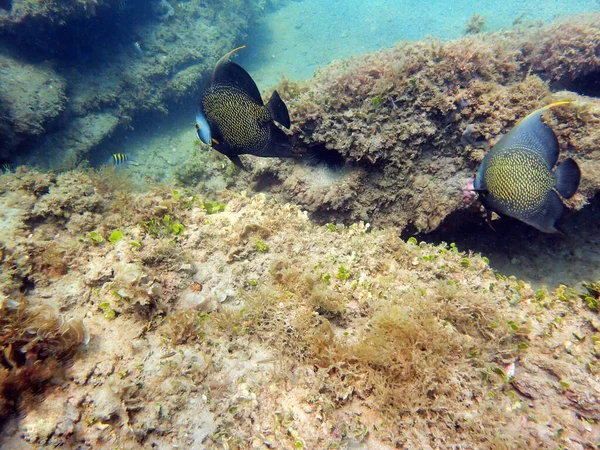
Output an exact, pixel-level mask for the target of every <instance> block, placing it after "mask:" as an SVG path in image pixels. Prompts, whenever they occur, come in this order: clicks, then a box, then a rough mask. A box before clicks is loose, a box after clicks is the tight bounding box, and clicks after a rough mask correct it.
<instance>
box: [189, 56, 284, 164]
mask: <svg viewBox="0 0 600 450" xmlns="http://www.w3.org/2000/svg"><path fill="white" fill-rule="evenodd" d="M240 48H244V47H239V48H236V49H235V50H232V51H231V52H229V53H227V54H226V55H225V56H223V58H221V59H220V60H219V62H217V64H216V66H215V68H214V70H213V73H212V78H211V81H210V85H209V86H208V88H207V89H206V90H205V91H204V93H203V94H202V96H201V98H200V101H199V104H198V109H197V112H196V132H197V134H198V138H199V139H200V140H201V141H202V142H204V143H205V144H208V145H211V146H212V147H213V148H214V149H215V150H217V151H219V152H220V153H222V154H224V155H225V156H227V157H228V158H229V159H230V160H231V161H232V162H233V163H234V164H235V165H236V166H238V167H241V168H242V169H245V168H244V165H243V164H242V161H241V160H240V157H239V155H244V154H249V155H254V156H261V157H291V156H294V155H293V153H292V145H291V142H290V138H289V136H288V135H286V134H285V133H284V132H283V131H282V130H281V129H279V128H278V127H277V125H275V123H274V122H277V123H279V124H281V125H283V126H284V127H285V128H289V127H290V115H289V113H288V109H287V107H286V105H285V103H284V102H283V100H281V98H280V97H279V94H278V93H277V91H274V92H273V95H272V96H271V99H270V100H269V102H268V103H267V104H266V105H265V104H264V103H263V100H262V97H261V96H260V92H259V90H258V87H257V86H256V83H255V82H254V80H253V79H252V77H251V76H250V75H249V74H248V72H246V71H245V70H244V69H243V68H242V67H241V66H239V65H237V64H236V63H234V62H231V61H229V57H230V56H231V54H232V53H233V52H235V51H237V50H239V49H240Z"/></svg>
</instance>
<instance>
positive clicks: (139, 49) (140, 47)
mask: <svg viewBox="0 0 600 450" xmlns="http://www.w3.org/2000/svg"><path fill="white" fill-rule="evenodd" d="M133 48H134V49H135V51H136V52H138V53H139V54H140V55H143V54H144V50H143V49H142V45H141V44H140V43H139V42H138V41H135V42H134V43H133Z"/></svg>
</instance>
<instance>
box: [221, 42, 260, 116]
mask: <svg viewBox="0 0 600 450" xmlns="http://www.w3.org/2000/svg"><path fill="white" fill-rule="evenodd" d="M245 47H246V46H245V45H244V46H242V47H238V48H236V49H233V50H232V51H230V52H229V53H227V54H226V55H225V56H223V57H222V58H221V59H220V60H219V62H217V64H216V65H215V68H214V70H213V74H212V79H211V84H212V85H217V84H221V85H225V86H235V87H237V88H238V89H240V90H242V91H244V92H245V93H246V94H248V96H249V97H250V98H252V99H253V100H254V101H255V102H256V103H258V104H259V105H261V106H262V105H263V100H262V97H261V95H260V91H259V90H258V87H257V86H256V83H255V82H254V80H253V79H252V77H251V76H250V74H249V73H248V72H246V70H244V68H243V67H241V66H239V65H237V64H236V63H234V62H231V61H229V57H230V56H231V55H232V54H233V53H234V52H236V51H238V50H240V49H242V48H245Z"/></svg>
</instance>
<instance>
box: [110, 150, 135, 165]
mask: <svg viewBox="0 0 600 450" xmlns="http://www.w3.org/2000/svg"><path fill="white" fill-rule="evenodd" d="M129 161H130V158H129V157H128V156H127V155H126V154H125V153H115V154H114V155H111V156H110V158H108V161H106V164H108V165H112V166H122V165H124V164H126V163H128V162H129Z"/></svg>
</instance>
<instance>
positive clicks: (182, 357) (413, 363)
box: [0, 168, 600, 448]
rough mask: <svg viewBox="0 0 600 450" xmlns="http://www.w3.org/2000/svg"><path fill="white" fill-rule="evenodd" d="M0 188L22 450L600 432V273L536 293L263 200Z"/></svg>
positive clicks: (20, 185)
mask: <svg viewBox="0 0 600 450" xmlns="http://www.w3.org/2000/svg"><path fill="white" fill-rule="evenodd" d="M111 176H112V177H117V176H118V175H116V174H113V175H111ZM0 182H1V183H0V186H3V191H2V192H0V211H1V212H2V215H3V217H4V226H3V227H2V235H0V242H1V243H2V260H1V264H2V273H3V277H2V279H1V280H0V292H2V295H3V297H2V304H1V307H2V310H3V314H2V319H1V325H2V326H1V331H0V342H1V343H2V349H3V353H4V355H5V356H4V358H3V360H2V361H0V365H1V368H0V374H1V379H0V383H2V384H1V385H0V386H2V389H3V390H2V392H0V394H2V395H3V396H0V400H1V401H4V402H7V401H10V399H14V398H17V397H15V396H14V395H13V394H14V393H15V392H17V391H19V392H21V397H20V401H19V402H18V404H15V403H12V404H5V406H9V407H11V408H13V409H14V408H17V409H18V411H19V412H20V413H21V414H18V415H17V414H12V415H10V416H8V417H6V418H5V423H4V427H3V429H2V431H1V433H2V434H1V439H2V442H3V445H5V446H7V448H39V447H40V446H66V447H68V446H76V445H81V446H89V447H111V448H114V447H119V448H141V447H142V446H144V447H145V446H155V447H163V446H164V447H166V446H178V447H182V448H183V447H186V448H199V447H202V446H204V447H207V448H212V447H219V446H223V447H228V448H249V447H252V448H273V447H285V448H339V447H348V446H357V447H359V446H361V447H365V448H398V447H407V448H416V447H418V448H422V447H428V446H431V447H433V446H436V447H440V448H448V447H452V446H454V445H455V444H456V442H469V443H477V445H479V446H481V447H485V448H515V447H519V446H520V447H537V448H554V447H559V446H562V447H568V446H575V447H581V448H585V447H588V446H592V445H593V443H594V442H597V439H598V436H599V433H600V428H599V427H598V424H597V421H598V420H600V411H599V410H598V404H599V400H600V399H598V392H600V389H599V386H598V382H597V374H598V373H599V370H600V366H599V363H598V357H597V355H598V353H599V350H598V348H597V347H598V345H597V342H598V340H600V320H599V319H598V307H599V306H598V305H600V299H599V298H598V291H599V289H598V283H597V282H595V283H592V282H590V283H586V284H585V285H584V287H577V286H573V287H572V288H571V287H567V286H560V287H559V288H558V289H556V290H548V289H546V288H541V289H538V290H533V289H531V287H530V286H529V285H528V284H527V283H525V282H523V281H519V280H517V279H516V278H514V277H510V278H507V277H504V276H502V275H500V274H497V273H494V272H493V271H492V270H491V269H490V268H489V265H488V263H489V262H488V261H487V258H485V257H482V256H480V255H477V254H465V253H462V252H459V251H458V249H457V248H456V245H455V244H453V243H451V244H446V243H442V244H439V245H431V244H427V243H425V242H418V241H417V240H416V239H415V238H411V239H409V240H408V241H404V240H402V239H400V238H399V237H398V231H399V229H398V228H393V227H392V228H389V229H372V227H370V226H369V225H368V224H365V223H363V222H358V223H354V224H352V225H350V226H344V225H341V224H339V225H334V224H332V223H329V224H327V225H325V226H319V225H315V224H313V223H312V222H311V221H310V220H309V218H308V215H307V213H306V212H305V211H302V210H301V209H300V208H298V207H297V206H293V205H289V204H282V203H279V202H277V201H276V200H274V199H267V197H266V196H265V195H263V194H260V195H257V196H247V195H245V194H239V193H232V192H228V191H222V192H221V193H220V194H218V195H217V194H215V193H214V191H211V190H209V191H195V192H194V193H193V195H192V193H191V192H188V191H185V190H176V191H172V190H170V189H167V188H166V187H163V188H158V189H156V190H154V191H153V192H150V193H143V194H135V193H131V192H130V191H129V190H128V189H127V188H126V185H125V184H121V186H124V187H125V188H124V190H117V191H115V190H111V189H110V186H111V185H110V184H107V183H106V180H105V175H102V174H99V173H97V172H94V171H87V172H83V171H69V172H65V173H64V174H62V175H60V176H54V175H48V174H43V173H38V172H35V171H25V170H23V169H22V168H20V169H19V173H6V174H3V175H0ZM116 184H118V183H116ZM89 186H93V187H94V190H93V191H91V190H88V189H89ZM92 192H93V193H92ZM86 193H87V195H86ZM53 209H56V214H48V213H46V212H47V211H50V210H53ZM50 239H52V242H55V244H54V246H53V247H50V250H51V251H50V252H48V249H49V246H50V245H51V244H50V242H49V240H50ZM44 258H45V260H44ZM57 261H58V262H59V261H66V262H67V264H66V266H64V267H60V266H58V263H57ZM50 268H53V269H52V270H51V269H50ZM19 292H20V293H19ZM49 299H52V300H51V303H50V304H48V302H49V301H50V300H49ZM59 311H60V313H59ZM61 315H64V316H65V317H74V318H80V317H83V318H84V319H83V320H84V322H85V327H86V328H87V329H88V330H89V335H90V337H91V339H90V340H89V344H88V345H87V347H86V349H85V351H84V352H75V350H76V348H77V347H78V346H79V345H81V343H85V342H87V340H88V339H87V337H86V334H85V332H84V331H83V328H82V327H81V323H80V322H79V321H78V320H75V321H70V322H69V321H63V320H62V319H61V318H60V317H61ZM64 358H74V359H73V364H72V365H71V366H69V367H65V366H64V365H63V364H62V361H63V360H64ZM35 361H38V362H39V361H41V362H42V363H43V364H39V363H35ZM31 362H33V366H32V365H31V364H30V363H31ZM31 370H36V371H37V372H36V374H35V376H32V377H30V374H31V373H32V372H31ZM590 375H591V376H590ZM26 380H31V381H27V382H26ZM31 383H33V384H34V386H32V384H31ZM30 393H31V394H32V395H30ZM40 396H43V398H44V401H43V402H40V401H39V399H40ZM13 402H14V400H13ZM4 411H6V410H4ZM516 430H518V432H517V431H516Z"/></svg>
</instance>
